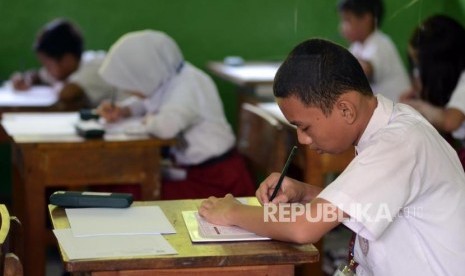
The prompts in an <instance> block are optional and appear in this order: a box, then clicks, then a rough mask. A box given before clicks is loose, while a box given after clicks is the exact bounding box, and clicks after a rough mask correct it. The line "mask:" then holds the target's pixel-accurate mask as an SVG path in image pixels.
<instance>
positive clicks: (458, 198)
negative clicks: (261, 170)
mask: <svg viewBox="0 0 465 276" xmlns="http://www.w3.org/2000/svg"><path fill="white" fill-rule="evenodd" d="M274 95H275V97H276V101H277V103H278V105H279V107H280V109H281V111H282V112H283V114H284V116H285V117H286V119H287V120H288V121H289V122H290V123H291V124H293V125H295V126H296V127H297V136H298V140H299V142H300V143H301V144H304V145H308V146H309V147H310V149H314V150H316V151H317V152H319V153H330V154H337V153H341V152H344V151H346V150H347V149H348V148H350V147H351V146H355V149H356V151H357V156H356V157H355V158H354V159H353V161H352V162H351V163H350V164H349V166H348V167H347V168H346V169H345V170H344V172H343V173H342V174H341V175H340V176H339V177H338V178H337V179H336V180H335V181H333V182H332V183H331V184H329V186H327V187H326V188H324V189H322V188H321V187H316V186H313V185H309V184H306V183H302V182H299V181H297V180H294V179H291V178H285V179H284V181H283V182H282V186H281V188H280V189H279V192H278V195H277V196H276V197H275V198H274V199H273V200H272V202H270V200H269V197H270V195H271V194H272V193H273V190H274V188H275V186H276V184H277V183H276V182H277V180H278V178H279V174H278V173H274V174H272V175H270V176H269V177H268V178H267V179H265V181H264V182H263V183H262V184H261V185H260V187H259V189H258V190H257V192H256V195H257V198H258V199H259V201H260V202H261V203H263V204H264V206H262V207H256V206H248V205H242V204H241V203H240V202H239V201H237V200H236V199H234V197H233V196H231V195H227V196H226V197H225V198H222V199H218V198H215V197H210V198H209V199H208V200H205V201H204V202H203V203H202V204H201V207H200V209H199V212H200V214H201V215H202V216H203V217H205V218H206V219H207V220H208V221H210V222H213V223H217V224H222V225H236V226H239V227H242V228H244V229H246V230H249V231H252V232H255V233H257V234H259V235H262V236H268V237H271V238H273V239H277V240H283V241H290V242H297V243H315V242H317V241H318V240H319V239H320V238H321V237H322V236H323V235H325V234H326V233H327V232H329V231H330V230H331V229H333V228H334V227H336V226H337V225H339V224H340V223H344V224H345V225H346V226H347V227H349V228H350V229H351V230H352V231H354V233H356V234H357V237H356V239H355V240H354V243H353V247H352V248H351V252H353V254H351V255H352V256H353V257H351V258H350V259H349V260H348V267H349V268H350V269H351V270H352V271H354V270H355V271H356V274H357V275H359V276H360V275H376V276H383V275H386V276H392V275H460V274H461V273H462V270H463V269H462V262H463V260H464V259H465V250H464V248H465V236H464V235H463V233H462V232H463V229H464V227H465V220H463V219H462V218H463V217H465V174H464V172H463V169H462V167H461V164H460V162H459V160H458V157H457V154H456V152H455V151H454V149H453V148H452V147H451V146H450V145H449V144H448V143H447V141H445V140H444V139H443V138H442V137H441V136H440V135H439V133H438V132H437V131H436V130H435V128H434V127H433V126H432V125H431V124H430V123H428V121H426V120H425V119H424V118H423V117H422V116H421V115H420V114H419V113H418V112H416V111H415V110H414V109H413V108H411V107H409V106H407V105H404V104H395V103H393V102H392V101H390V100H389V99H386V98H385V97H384V96H382V95H377V96H374V95H373V92H372V90H371V88H370V85H369V83H368V80H367V79H366V76H365V74H364V72H363V70H362V68H361V66H360V64H359V63H358V61H357V60H356V59H355V58H354V57H353V56H352V55H351V54H350V53H349V52H348V51H347V50H346V49H344V48H343V47H341V46H339V45H336V44H333V43H331V42H329V41H325V40H321V39H313V40H308V41H305V42H303V43H301V44H300V45H298V46H297V47H296V48H295V49H294V50H293V51H292V52H291V54H290V55H289V56H288V58H287V59H286V61H285V62H284V63H283V64H282V65H281V67H280V69H279V70H278V72H277V74H276V77H275V82H274ZM286 203H287V204H286ZM289 203H290V205H289ZM286 206H287V207H286ZM297 210H298V211H299V212H297ZM302 210H304V212H302ZM343 275H346V274H343ZM347 275H349V274H347Z"/></svg>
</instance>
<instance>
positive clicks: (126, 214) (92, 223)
mask: <svg viewBox="0 0 465 276" xmlns="http://www.w3.org/2000/svg"><path fill="white" fill-rule="evenodd" d="M65 211H66V216H67V217H68V220H69V224H70V225H71V230H72V231H73V234H74V236H76V237H85V236H97V235H135V234H173V233H176V230H175V229H174V227H173V226H172V225H171V223H170V222H169V221H168V219H167V218H166V216H165V214H164V213H163V211H162V210H161V208H160V207H159V206H134V207H129V208H67V209H65Z"/></svg>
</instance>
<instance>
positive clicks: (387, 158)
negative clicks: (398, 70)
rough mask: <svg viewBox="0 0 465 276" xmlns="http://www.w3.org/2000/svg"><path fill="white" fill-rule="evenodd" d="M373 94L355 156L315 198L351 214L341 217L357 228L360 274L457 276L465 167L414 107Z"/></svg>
mask: <svg viewBox="0 0 465 276" xmlns="http://www.w3.org/2000/svg"><path fill="white" fill-rule="evenodd" d="M377 99H378V106H377V108H376V110H375V112H374V114H373V116H372V118H371V119H370V121H369V123H368V125H367V128H366V129H365V131H364V133H363V135H362V137H361V139H360V141H359V143H358V145H357V146H356V150H357V152H358V155H357V156H356V157H355V158H354V160H353V161H352V162H351V163H350V164H349V166H348V167H347V168H346V169H345V170H344V172H343V173H342V174H341V175H340V176H339V177H338V178H337V179H336V180H335V181H334V182H332V183H331V184H330V185H329V186H328V187H326V188H325V189H324V190H323V191H322V192H321V193H320V194H319V195H318V197H319V198H323V199H325V200H327V201H329V202H331V203H332V204H334V205H336V206H338V207H339V208H341V209H342V210H343V211H344V212H346V213H347V214H349V215H350V217H351V219H350V220H348V221H346V222H344V224H345V225H346V226H347V227H349V228H350V229H351V230H353V231H354V232H356V233H357V234H358V235H357V240H356V241H355V261H356V262H358V263H359V266H358V267H357V269H356V273H357V276H363V275H375V276H392V275H422V276H424V275H441V276H442V275H451V276H452V275H462V274H463V262H464V260H465V235H464V234H463V231H464V229H465V219H464V218H465V174H464V171H463V169H462V165H461V164H460V161H459V159H458V156H457V153H456V152H455V150H454V149H453V148H452V147H451V146H450V145H449V144H448V143H447V142H446V141H445V140H444V139H443V138H442V137H441V136H440V135H439V133H438V132H437V131H436V130H435V129H434V127H433V126H432V125H431V124H429V123H428V122H427V121H426V120H425V119H424V118H423V117H422V116H421V115H420V114H419V113H418V112H416V111H415V110H413V109H412V108H411V107H409V106H407V105H404V104H395V105H394V104H393V102H392V101H390V100H388V99H386V98H384V97H383V96H381V95H378V96H377ZM357 208H358V209H357ZM362 210H364V211H362ZM387 214H390V215H391V216H392V218H393V220H392V221H390V220H389V219H388V218H389V217H390V216H388V215H387Z"/></svg>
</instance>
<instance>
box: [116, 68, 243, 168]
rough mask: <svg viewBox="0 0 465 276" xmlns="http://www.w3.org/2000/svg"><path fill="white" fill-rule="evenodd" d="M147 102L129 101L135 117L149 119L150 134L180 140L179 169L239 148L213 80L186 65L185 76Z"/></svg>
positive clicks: (147, 121) (176, 78) (179, 77)
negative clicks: (236, 145)
mask: <svg viewBox="0 0 465 276" xmlns="http://www.w3.org/2000/svg"><path fill="white" fill-rule="evenodd" d="M157 90H158V91H157V93H154V94H153V95H152V96H151V97H150V98H147V99H145V100H135V99H134V98H131V99H127V100H126V101H123V102H122V106H127V107H129V109H130V110H131V114H132V115H133V116H141V115H147V117H146V118H147V119H146V124H147V131H148V132H150V133H151V134H152V135H154V136H157V137H160V138H174V137H176V138H177V140H178V143H177V145H176V147H175V148H174V149H173V154H174V156H175V158H176V162H177V163H178V164H179V165H196V164H199V163H201V162H203V161H206V160H208V159H210V158H212V157H216V156H219V155H222V154H223V153H225V152H226V151H228V150H229V149H231V148H232V147H233V146H234V144H235V137H234V134H233V131H232V128H231V126H230V125H229V123H228V122H227V120H226V117H225V115H224V111H223V105H222V102H221V99H220V97H219V94H218V91H217V89H216V85H215V84H214V83H213V81H212V79H211V78H210V77H209V76H208V75H207V74H205V73H204V72H202V71H201V70H199V69H197V68H196V67H194V66H192V65H191V64H190V63H188V62H185V64H184V67H183V69H182V70H181V72H180V73H179V74H178V75H176V76H174V77H173V78H172V79H171V80H170V81H169V82H168V83H167V84H165V85H164V87H162V88H160V89H157Z"/></svg>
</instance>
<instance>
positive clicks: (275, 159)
mask: <svg viewBox="0 0 465 276" xmlns="http://www.w3.org/2000/svg"><path fill="white" fill-rule="evenodd" d="M287 147H288V146H287V141H286V133H285V130H284V126H283V125H282V124H281V123H280V122H279V121H278V120H277V119H276V118H275V117H273V116H272V115H270V114H269V113H267V112H266V111H265V110H263V109H261V108H259V107H257V106H256V105H252V104H250V103H243V104H242V106H241V108H240V113H239V131H238V138H237V148H238V150H239V152H240V153H241V154H242V155H243V157H244V159H245V160H246V163H247V165H248V168H249V169H250V171H251V174H252V176H253V177H255V180H257V181H259V180H260V179H261V178H263V177H265V176H268V175H269V174H270V173H272V172H280V171H281V170H282V168H283V166H284V163H285V162H286V157H287V156H286V154H287Z"/></svg>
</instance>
